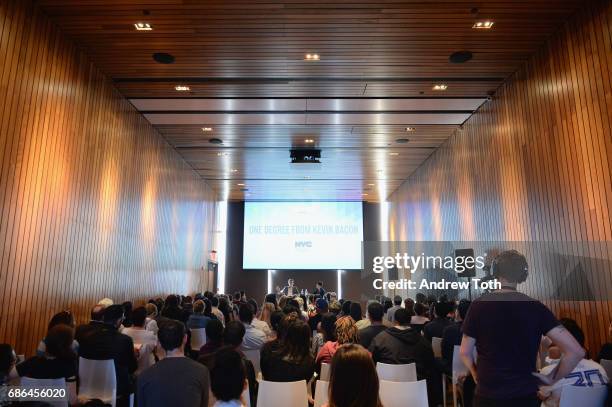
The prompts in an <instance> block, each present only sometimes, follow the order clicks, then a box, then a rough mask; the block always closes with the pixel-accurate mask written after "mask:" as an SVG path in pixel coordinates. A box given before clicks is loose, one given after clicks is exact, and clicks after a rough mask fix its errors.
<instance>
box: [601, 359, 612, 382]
mask: <svg viewBox="0 0 612 407" xmlns="http://www.w3.org/2000/svg"><path fill="white" fill-rule="evenodd" d="M599 364H600V365H601V367H603V368H604V370H605V371H606V375H607V376H608V379H610V380H612V360H608V359H601V360H600V361H599Z"/></svg>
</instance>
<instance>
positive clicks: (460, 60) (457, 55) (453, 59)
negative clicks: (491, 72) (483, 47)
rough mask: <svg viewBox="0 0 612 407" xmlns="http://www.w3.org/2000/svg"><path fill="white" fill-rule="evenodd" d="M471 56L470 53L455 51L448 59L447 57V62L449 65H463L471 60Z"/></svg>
mask: <svg viewBox="0 0 612 407" xmlns="http://www.w3.org/2000/svg"><path fill="white" fill-rule="evenodd" d="M472 56H473V55H472V52H471V51H457V52H453V53H452V54H451V55H450V57H448V60H449V61H450V63H451V64H464V63H466V62H467V61H469V60H470V59H472Z"/></svg>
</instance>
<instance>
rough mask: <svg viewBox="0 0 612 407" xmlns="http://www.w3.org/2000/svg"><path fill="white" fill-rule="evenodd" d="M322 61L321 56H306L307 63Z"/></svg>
mask: <svg viewBox="0 0 612 407" xmlns="http://www.w3.org/2000/svg"><path fill="white" fill-rule="evenodd" d="M320 59H321V57H320V56H319V54H306V55H305V56H304V60H305V61H318V60H320Z"/></svg>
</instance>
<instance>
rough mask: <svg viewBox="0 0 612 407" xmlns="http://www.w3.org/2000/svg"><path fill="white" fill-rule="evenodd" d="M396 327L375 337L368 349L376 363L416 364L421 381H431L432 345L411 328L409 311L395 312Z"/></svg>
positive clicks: (432, 365) (400, 310)
mask: <svg viewBox="0 0 612 407" xmlns="http://www.w3.org/2000/svg"><path fill="white" fill-rule="evenodd" d="M394 320H395V326H394V327H393V328H387V329H385V330H384V331H382V332H381V333H379V334H378V335H376V336H375V337H374V339H373V340H372V342H371V343H370V346H369V347H368V349H369V350H370V352H371V353H372V358H373V359H374V362H382V363H387V364H391V365H406V364H410V363H416V368H417V376H418V378H419V380H422V379H429V376H430V375H431V373H432V371H433V367H434V356H433V350H432V349H431V345H430V344H429V343H428V342H427V340H425V338H423V336H422V335H421V333H420V332H419V331H418V330H416V329H413V328H411V327H410V317H409V315H408V311H407V310H405V309H403V308H400V309H398V310H397V311H395V316H394Z"/></svg>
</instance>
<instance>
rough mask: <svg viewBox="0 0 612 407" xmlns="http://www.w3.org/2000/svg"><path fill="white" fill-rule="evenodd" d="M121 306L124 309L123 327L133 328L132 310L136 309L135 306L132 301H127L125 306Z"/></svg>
mask: <svg viewBox="0 0 612 407" xmlns="http://www.w3.org/2000/svg"><path fill="white" fill-rule="evenodd" d="M121 306H122V307H123V322H122V325H123V326H124V327H130V326H132V308H133V307H134V305H133V304H132V302H131V301H126V302H124V303H123V304H121Z"/></svg>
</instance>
